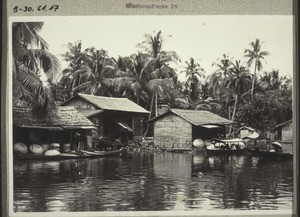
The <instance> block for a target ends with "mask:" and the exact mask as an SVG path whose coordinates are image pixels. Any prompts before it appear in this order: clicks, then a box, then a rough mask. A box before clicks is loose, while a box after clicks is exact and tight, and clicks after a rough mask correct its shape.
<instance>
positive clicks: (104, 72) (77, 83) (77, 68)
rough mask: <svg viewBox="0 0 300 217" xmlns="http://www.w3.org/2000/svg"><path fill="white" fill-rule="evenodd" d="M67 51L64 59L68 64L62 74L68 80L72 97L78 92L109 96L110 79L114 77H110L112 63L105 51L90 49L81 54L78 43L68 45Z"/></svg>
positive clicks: (80, 45)
mask: <svg viewBox="0 0 300 217" xmlns="http://www.w3.org/2000/svg"><path fill="white" fill-rule="evenodd" d="M68 49H69V51H67V52H66V54H64V57H65V60H66V61H68V62H70V63H69V67H68V68H66V69H65V70H64V71H63V72H64V75H65V76H66V77H69V78H70V85H71V89H72V92H73V95H74V94H76V93H78V92H85V93H89V94H96V95H111V93H110V89H111V85H112V78H113V77H114V76H115V75H111V73H112V70H111V67H112V66H111V65H112V62H113V61H112V60H111V59H110V58H109V56H108V54H107V51H105V50H103V49H100V50H97V49H96V48H94V47H91V48H87V49H85V50H84V51H83V52H82V51H81V49H82V44H81V43H80V42H79V43H78V44H77V43H76V42H75V44H74V45H72V44H71V43H69V44H68Z"/></svg>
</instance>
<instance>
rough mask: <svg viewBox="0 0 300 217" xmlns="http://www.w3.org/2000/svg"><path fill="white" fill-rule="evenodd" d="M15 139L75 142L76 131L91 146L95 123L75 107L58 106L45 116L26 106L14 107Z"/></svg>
mask: <svg viewBox="0 0 300 217" xmlns="http://www.w3.org/2000/svg"><path fill="white" fill-rule="evenodd" d="M13 128H14V129H13V131H14V134H13V139H14V143H15V142H23V143H25V144H32V143H35V144H36V143H37V144H42V143H54V142H55V143H60V144H64V143H71V144H72V143H75V142H78V141H76V139H75V138H74V135H75V133H77V134H78V135H81V142H83V144H84V145H86V146H91V140H90V139H89V135H90V136H91V130H92V129H93V128H95V126H94V124H93V123H92V122H91V121H90V120H88V119H87V118H86V117H85V116H84V115H82V114H81V113H80V112H78V111H77V110H76V109H75V108H73V107H69V106H68V107H59V106H58V107H56V108H53V109H51V110H50V111H49V114H48V116H47V117H45V118H38V117H36V116H34V114H33V113H32V112H31V111H30V110H29V109H28V108H24V107H21V108H20V107H18V108H13ZM77 140H78V139H77Z"/></svg>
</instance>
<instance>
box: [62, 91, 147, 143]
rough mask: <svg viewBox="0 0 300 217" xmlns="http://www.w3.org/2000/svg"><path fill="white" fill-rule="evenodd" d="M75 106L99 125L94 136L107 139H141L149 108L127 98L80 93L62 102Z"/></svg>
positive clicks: (64, 104) (65, 104)
mask: <svg viewBox="0 0 300 217" xmlns="http://www.w3.org/2000/svg"><path fill="white" fill-rule="evenodd" d="M61 106H74V107H75V108H76V109H77V110H78V111H79V112H80V113H82V114H83V115H84V116H85V117H87V118H88V119H89V120H91V121H92V122H93V123H94V124H95V125H96V127H97V129H96V130H94V131H93V137H94V138H99V137H102V138H104V139H107V140H112V141H113V140H115V139H120V138H126V140H128V141H130V140H133V141H137V140H141V139H142V137H143V131H144V124H143V121H144V117H145V115H147V114H149V112H148V111H147V110H145V109H144V108H143V107H141V106H139V105H138V104H136V103H134V102H132V101H131V100H129V99H127V98H116V97H103V96H94V95H88V94H82V93H79V94H77V95H75V96H74V97H72V98H70V99H69V100H67V101H65V102H64V103H62V104H61Z"/></svg>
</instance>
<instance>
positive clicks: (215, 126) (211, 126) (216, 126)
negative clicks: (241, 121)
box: [200, 124, 221, 129]
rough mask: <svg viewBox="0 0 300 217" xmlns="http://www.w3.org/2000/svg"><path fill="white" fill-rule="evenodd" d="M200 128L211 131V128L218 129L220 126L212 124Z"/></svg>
mask: <svg viewBox="0 0 300 217" xmlns="http://www.w3.org/2000/svg"><path fill="white" fill-rule="evenodd" d="M200 126H201V127H204V128H208V129H212V128H220V127H221V126H218V125H214V124H206V125H200Z"/></svg>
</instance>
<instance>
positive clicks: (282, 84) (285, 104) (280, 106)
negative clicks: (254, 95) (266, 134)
mask: <svg viewBox="0 0 300 217" xmlns="http://www.w3.org/2000/svg"><path fill="white" fill-rule="evenodd" d="M290 84H291V80H290V79H289V78H288V77H287V76H284V77H282V76H279V70H272V71H271V72H265V74H264V76H262V77H261V79H260V81H259V86H260V87H261V89H262V90H263V94H264V96H263V98H264V99H265V100H266V101H268V102H269V104H270V106H271V107H272V108H273V110H275V111H276V114H277V116H276V121H277V123H278V124H279V123H282V122H284V121H287V120H289V119H290V118H291V116H292V87H291V85H290Z"/></svg>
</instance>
